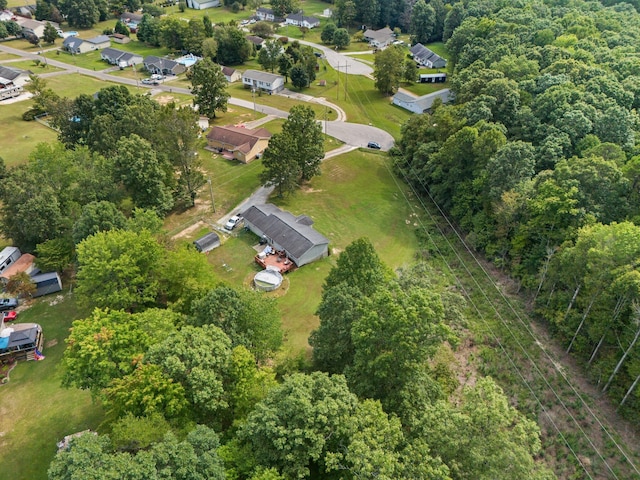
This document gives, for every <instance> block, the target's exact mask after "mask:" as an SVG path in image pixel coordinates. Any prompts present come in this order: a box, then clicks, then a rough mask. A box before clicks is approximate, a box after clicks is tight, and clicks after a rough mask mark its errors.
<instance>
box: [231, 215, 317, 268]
mask: <svg viewBox="0 0 640 480" xmlns="http://www.w3.org/2000/svg"><path fill="white" fill-rule="evenodd" d="M242 217H243V218H244V225H245V227H247V228H248V229H249V230H251V231H252V232H253V233H255V234H256V235H258V236H259V237H260V238H261V239H263V240H265V241H266V242H267V243H268V244H269V245H271V246H272V247H273V248H274V249H275V250H281V251H284V252H285V253H286V255H287V257H288V258H290V259H291V260H292V261H293V262H294V263H295V264H296V265H297V266H298V267H301V266H303V265H306V264H307V263H311V262H313V261H315V260H319V259H321V258H324V257H327V256H328V255H329V239H328V238H326V237H325V236H324V235H322V234H320V233H319V232H318V231H316V230H315V229H314V228H313V227H312V225H313V220H311V218H309V217H308V216H306V215H299V216H297V217H296V216H294V215H292V214H291V213H289V212H286V211H284V210H280V209H279V208H278V207H276V206H275V205H273V204H271V203H267V204H265V205H253V206H252V207H249V208H248V209H247V210H246V211H245V212H244V213H243V214H242Z"/></svg>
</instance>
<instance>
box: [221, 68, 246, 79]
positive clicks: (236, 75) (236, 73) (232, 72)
mask: <svg viewBox="0 0 640 480" xmlns="http://www.w3.org/2000/svg"><path fill="white" fill-rule="evenodd" d="M222 74H223V75H224V78H226V79H227V82H229V83H233V82H237V81H238V80H241V79H242V72H240V70H236V69H235V68H231V67H225V66H222Z"/></svg>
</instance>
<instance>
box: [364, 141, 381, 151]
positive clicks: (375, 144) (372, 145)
mask: <svg viewBox="0 0 640 480" xmlns="http://www.w3.org/2000/svg"><path fill="white" fill-rule="evenodd" d="M367 147H369V148H373V149H375V150H380V144H379V143H378V142H369V143H368V144H367Z"/></svg>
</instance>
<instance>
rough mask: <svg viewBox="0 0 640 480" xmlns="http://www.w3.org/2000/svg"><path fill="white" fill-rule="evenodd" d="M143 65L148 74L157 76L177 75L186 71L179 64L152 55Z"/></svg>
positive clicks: (185, 68)
mask: <svg viewBox="0 0 640 480" xmlns="http://www.w3.org/2000/svg"><path fill="white" fill-rule="evenodd" d="M143 63H144V68H146V69H147V71H148V72H149V73H155V74H158V75H179V74H181V73H184V72H186V71H187V67H185V66H184V65H182V64H181V63H178V62H175V61H173V60H169V59H168V58H162V57H156V56H154V55H149V56H148V57H146V58H145V59H144V61H143Z"/></svg>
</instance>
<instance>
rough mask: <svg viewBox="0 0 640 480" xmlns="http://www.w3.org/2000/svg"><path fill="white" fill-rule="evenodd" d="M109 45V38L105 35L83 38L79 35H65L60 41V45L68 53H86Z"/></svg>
mask: <svg viewBox="0 0 640 480" xmlns="http://www.w3.org/2000/svg"><path fill="white" fill-rule="evenodd" d="M110 45H111V39H110V38H109V37H108V36H106V35H98V36H97V37H93V38H89V39H87V40H83V39H81V38H79V37H67V38H65V39H64V41H63V42H62V46H63V47H64V49H65V50H67V51H68V52H70V53H75V54H79V53H87V52H91V51H93V50H101V49H103V48H108V47H109V46H110Z"/></svg>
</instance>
